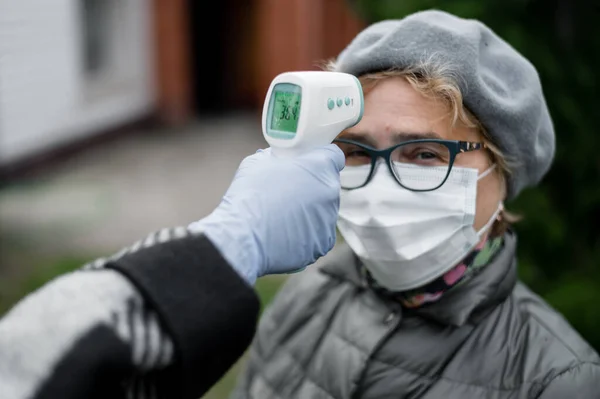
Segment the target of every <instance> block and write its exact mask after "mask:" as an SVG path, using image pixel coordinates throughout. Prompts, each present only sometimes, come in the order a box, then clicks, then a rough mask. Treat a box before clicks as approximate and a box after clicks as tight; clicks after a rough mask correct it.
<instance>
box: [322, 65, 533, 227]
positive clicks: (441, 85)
mask: <svg viewBox="0 0 600 399" xmlns="http://www.w3.org/2000/svg"><path fill="white" fill-rule="evenodd" d="M323 68H324V69H325V70H328V71H336V70H337V67H336V63H335V61H329V62H327V63H326V64H325V65H324V66H323ZM392 77H403V78H405V79H406V80H407V81H408V83H409V84H410V85H411V86H412V87H413V88H414V89H415V90H416V91H418V92H419V93H421V94H422V95H424V96H426V97H428V98H434V99H437V100H441V101H443V102H444V103H445V104H446V105H447V106H448V108H449V110H450V113H451V115H452V118H451V123H452V126H455V125H456V124H457V123H458V122H460V123H462V124H464V125H465V126H467V127H470V128H475V129H476V130H477V131H478V132H479V133H480V134H481V136H482V142H483V143H484V145H485V148H486V149H487V151H488V154H489V155H490V161H491V162H492V163H495V164H496V165H497V169H496V170H497V171H498V172H499V173H498V176H499V177H500V180H501V184H502V185H503V188H504V193H506V184H507V178H508V176H510V174H511V164H512V162H511V161H510V160H509V159H507V157H505V156H504V154H502V151H500V149H499V148H498V146H496V145H495V144H494V142H493V141H492V138H491V136H490V134H489V133H488V132H487V131H486V129H485V127H484V126H483V125H482V124H481V122H480V121H479V120H478V119H477V117H475V115H473V114H472V113H471V112H470V111H469V110H468V109H467V108H466V107H465V105H464V103H463V95H462V92H461V90H460V87H459V80H460V75H459V74H457V73H456V72H455V71H454V70H453V69H452V68H451V66H449V65H447V64H445V63H443V62H439V61H438V60H436V56H435V55H432V56H429V57H428V58H426V59H424V60H423V61H421V62H420V63H419V64H417V65H414V66H411V67H404V68H392V69H388V70H383V71H378V72H373V73H366V74H363V75H361V76H359V77H358V79H359V80H360V82H361V84H362V86H363V91H364V92H365V93H366V92H368V91H369V90H371V89H372V88H373V87H375V85H377V83H378V82H380V81H382V80H385V79H388V78H392ZM520 219H521V217H520V216H518V215H516V214H513V213H511V212H510V211H508V210H506V209H502V211H501V212H500V214H499V216H498V221H497V222H496V223H495V224H494V227H493V228H492V235H494V236H496V235H501V234H504V233H505V232H506V230H507V229H509V228H510V226H511V225H512V224H513V223H516V222H518V221H519V220H520Z"/></svg>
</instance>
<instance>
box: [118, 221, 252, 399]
mask: <svg viewBox="0 0 600 399" xmlns="http://www.w3.org/2000/svg"><path fill="white" fill-rule="evenodd" d="M159 234H160V233H157V235H156V236H155V240H159ZM106 267H108V268H112V269H115V270H118V271H119V272H121V273H123V274H124V275H126V276H127V277H129V279H130V280H131V281H132V282H133V284H134V285H135V286H136V287H137V288H138V289H139V291H140V292H141V293H142V295H143V296H144V298H145V299H146V300H147V301H148V302H149V304H150V306H151V307H152V308H153V309H155V310H156V311H157V313H158V315H159V318H160V319H161V320H162V321H163V323H164V326H165V329H166V331H167V333H168V334H169V335H170V337H171V338H172V340H173V343H174V346H175V354H176V359H175V368H176V369H175V370H173V372H172V375H173V376H174V378H175V381H173V382H172V384H169V385H170V388H171V389H173V390H175V389H178V390H179V389H180V392H177V393H176V392H175V391H171V395H173V396H172V397H174V398H175V397H182V398H193V399H196V398H198V397H200V396H202V394H204V393H205V392H206V391H208V390H209V389H210V387H211V386H212V385H214V384H215V383H216V382H217V381H218V380H219V379H220V378H221V376H223V374H225V373H226V372H227V370H228V369H229V368H230V367H231V366H232V365H233V364H234V363H235V362H236V361H237V360H238V359H239V358H240V357H241V355H242V354H243V353H244V351H245V350H246V348H247V347H248V346H249V345H250V343H251V341H252V338H253V336H254V333H255V328H256V323H257V319H258V312H259V307H260V303H259V300H258V296H257V295H256V293H255V291H254V290H253V289H252V287H250V286H249V285H248V284H247V283H246V282H245V281H244V280H243V279H242V278H241V277H240V276H239V275H238V274H237V272H235V271H234V270H233V269H232V268H231V267H230V266H229V264H228V263H227V262H226V261H225V259H223V257H222V256H221V254H220V253H219V252H218V251H217V249H216V248H215V247H214V246H213V244H212V243H211V242H210V240H209V239H208V238H206V237H205V236H204V235H202V234H200V235H192V234H190V233H189V232H187V230H186V232H185V233H184V234H181V237H179V238H177V239H171V240H168V241H166V242H163V243H160V244H155V245H151V246H149V247H148V248H145V249H144V250H143V251H135V252H133V253H132V254H129V255H125V256H122V257H120V258H118V259H117V260H114V261H111V262H108V263H107V264H106Z"/></svg>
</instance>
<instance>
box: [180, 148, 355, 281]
mask: <svg viewBox="0 0 600 399" xmlns="http://www.w3.org/2000/svg"><path fill="white" fill-rule="evenodd" d="M344 164H345V159H344V154H343V153H342V151H341V150H340V149H339V148H338V147H337V146H336V145H334V144H329V145H327V146H325V147H322V148H319V149H315V150H312V151H310V152H307V153H305V154H303V155H299V156H297V157H294V158H282V157H277V156H275V155H273V154H272V153H271V150H270V149H266V150H259V151H258V152H257V153H256V154H253V155H251V156H249V157H247V158H245V159H244V160H243V161H242V163H241V165H240V167H239V169H238V171H237V173H236V174H235V177H234V179H233V182H232V183H231V186H230V187H229V189H228V190H227V192H226V194H225V196H224V197H223V199H222V201H221V203H220V204H219V206H218V207H217V208H216V209H215V210H214V211H213V212H212V213H211V214H210V215H208V216H207V217H205V218H203V219H201V220H199V221H197V222H195V223H192V224H191V225H190V226H189V229H190V230H192V231H203V232H204V233H205V235H206V236H207V237H208V238H209V239H210V240H211V241H212V242H213V243H214V245H215V246H216V247H217V248H218V249H219V251H220V252H221V254H222V255H223V257H224V258H225V259H226V260H227V261H228V262H229V263H230V264H231V265H232V266H233V268H234V269H236V270H237V271H238V272H239V273H240V274H241V275H242V276H243V277H244V278H245V279H246V281H248V282H249V283H250V284H254V282H255V281H256V278H257V277H261V276H264V275H267V274H280V273H290V272H293V271H297V270H298V269H302V268H304V267H306V266H307V265H309V264H311V263H313V262H314V261H316V260H317V259H318V258H319V257H321V256H323V255H325V254H326V253H327V252H329V251H330V250H331V249H332V248H333V246H334V244H335V238H336V237H335V226H336V221H337V217H338V210H339V201H340V199H339V196H340V171H341V170H342V169H343V167H344Z"/></svg>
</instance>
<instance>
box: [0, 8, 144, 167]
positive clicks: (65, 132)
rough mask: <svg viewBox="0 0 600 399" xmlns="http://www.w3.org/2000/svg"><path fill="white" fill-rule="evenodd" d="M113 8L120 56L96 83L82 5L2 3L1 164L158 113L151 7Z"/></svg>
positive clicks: (0, 48)
mask: <svg viewBox="0 0 600 399" xmlns="http://www.w3.org/2000/svg"><path fill="white" fill-rule="evenodd" d="M106 1H117V2H118V3H120V4H121V5H119V6H118V7H120V8H119V16H118V18H119V19H121V20H120V22H119V21H116V26H115V30H116V31H118V34H116V35H114V36H115V37H117V38H118V40H119V45H118V46H117V48H116V51H117V52H118V54H117V55H115V65H114V68H112V69H111V71H110V73H108V74H106V76H101V77H98V78H97V79H96V80H95V81H92V80H90V79H89V78H88V77H86V76H85V74H84V72H83V70H82V61H81V60H82V45H81V42H80V40H81V37H82V35H81V29H80V26H81V20H80V12H79V8H78V7H80V6H81V1H80V0H43V1H40V0H0V164H5V163H9V162H12V161H15V160H18V159H20V158H22V157H27V156H30V155H34V154H36V153H39V152H43V151H47V150H49V149H52V148H54V147H56V146H59V145H62V144H64V143H67V142H70V141H72V140H76V139H80V138H83V137H86V136H90V135H93V134H95V133H97V132H99V131H102V130H105V129H109V128H111V127H115V126H118V125H120V124H122V123H124V122H127V121H130V120H134V119H136V118H138V117H140V116H141V115H143V114H146V113H147V112H149V111H150V110H151V109H152V106H153V87H152V82H153V80H152V68H151V67H152V65H153V62H152V54H151V51H150V49H151V44H152V42H151V32H152V30H151V27H150V24H149V22H150V20H151V19H150V7H149V1H147V0H106ZM122 4H125V5H122Z"/></svg>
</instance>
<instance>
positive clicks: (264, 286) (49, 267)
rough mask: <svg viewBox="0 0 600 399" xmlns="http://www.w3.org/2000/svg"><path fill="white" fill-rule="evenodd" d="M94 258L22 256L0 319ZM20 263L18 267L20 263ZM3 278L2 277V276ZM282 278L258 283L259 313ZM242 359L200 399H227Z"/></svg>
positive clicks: (2, 291) (6, 286)
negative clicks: (22, 265)
mask: <svg viewBox="0 0 600 399" xmlns="http://www.w3.org/2000/svg"><path fill="white" fill-rule="evenodd" d="M93 259H94V257H83V256H80V257H77V256H75V257H73V256H69V257H53V258H39V257H38V258H35V257H34V256H27V255H25V254H23V258H22V259H21V262H22V264H25V263H26V264H28V267H27V270H21V271H19V272H18V273H12V274H11V276H10V277H9V278H6V276H2V277H0V315H3V314H4V313H6V311H8V310H9V309H10V307H12V306H13V305H14V304H15V303H17V302H18V301H19V300H20V299H22V298H23V297H24V296H26V295H27V294H28V293H30V292H32V291H34V290H36V289H38V288H40V287H42V286H43V285H44V284H46V283H47V282H49V281H50V280H52V279H53V278H54V277H56V276H58V275H61V274H64V273H68V272H70V271H73V270H75V269H77V268H79V267H81V266H82V265H83V264H85V263H87V262H88V261H90V260H93ZM21 262H20V263H21ZM3 274H5V273H3ZM284 281H285V277H282V276H269V277H263V278H261V279H259V280H258V282H257V284H256V290H257V292H258V295H259V297H260V299H261V304H262V309H261V313H262V311H263V310H264V307H265V306H266V305H268V304H269V303H270V302H271V301H272V299H273V297H274V296H275V294H276V293H277V291H278V290H279V288H280V287H281V285H282V283H283V282H284ZM244 360H245V357H242V359H240V361H238V363H237V364H236V365H234V366H233V367H232V368H231V370H230V371H229V372H228V373H227V374H226V375H225V376H224V377H223V378H222V379H221V381H219V383H218V384H216V385H215V386H214V387H213V389H212V390H210V391H209V392H208V393H207V394H206V395H204V397H203V398H205V399H225V398H228V397H229V394H230V393H231V390H232V389H233V387H234V386H235V382H236V378H237V374H238V373H239V371H240V369H241V367H242V365H243V362H244Z"/></svg>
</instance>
